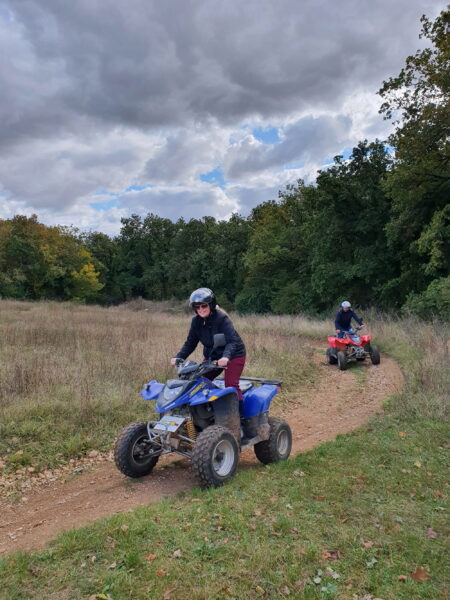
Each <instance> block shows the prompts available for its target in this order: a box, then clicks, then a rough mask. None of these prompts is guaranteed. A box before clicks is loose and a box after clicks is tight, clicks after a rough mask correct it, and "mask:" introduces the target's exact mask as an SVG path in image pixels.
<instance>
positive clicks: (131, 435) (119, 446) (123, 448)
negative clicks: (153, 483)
mask: <svg viewBox="0 0 450 600" xmlns="http://www.w3.org/2000/svg"><path fill="white" fill-rule="evenodd" d="M158 459H159V456H152V447H151V444H150V440H149V439H148V431H147V423H143V422H136V423H131V424H130V425H128V426H127V427H125V429H124V430H123V431H122V433H121V434H120V435H119V437H118V438H117V441H116V445H115V447H114V460H115V463H116V467H117V468H118V469H119V471H122V473H123V474H124V475H128V477H134V478H136V477H143V476H144V475H148V473H150V472H151V470H152V469H153V467H154V466H155V465H156V463H157V462H158Z"/></svg>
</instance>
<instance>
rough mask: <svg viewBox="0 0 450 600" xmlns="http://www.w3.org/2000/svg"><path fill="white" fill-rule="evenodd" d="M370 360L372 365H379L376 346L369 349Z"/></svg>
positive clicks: (378, 353)
mask: <svg viewBox="0 0 450 600" xmlns="http://www.w3.org/2000/svg"><path fill="white" fill-rule="evenodd" d="M370 360H371V361H372V364H373V365H379V364H380V351H379V350H378V348H377V347H376V346H371V347H370Z"/></svg>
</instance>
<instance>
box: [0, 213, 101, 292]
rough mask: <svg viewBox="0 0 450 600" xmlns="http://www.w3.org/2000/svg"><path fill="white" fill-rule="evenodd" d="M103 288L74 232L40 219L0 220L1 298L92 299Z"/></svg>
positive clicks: (17, 217) (18, 218) (89, 256)
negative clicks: (45, 223)
mask: <svg viewBox="0 0 450 600" xmlns="http://www.w3.org/2000/svg"><path fill="white" fill-rule="evenodd" d="M102 287H103V284H101V283H100V282H99V281H98V273H97V272H96V271H95V269H94V266H93V264H92V257H91V254H90V253H89V252H88V251H87V250H86V249H85V248H84V247H83V245H82V244H81V242H80V240H79V239H78V238H77V236H76V234H75V232H74V231H71V230H70V229H68V228H64V227H46V226H45V225H43V224H41V223H38V220H37V216H36V215H33V216H31V217H30V218H27V217H24V216H16V217H14V218H13V219H11V220H6V221H0V297H1V296H5V297H12V298H20V299H30V300H39V299H41V298H53V299H58V300H72V299H76V300H81V301H84V300H93V299H95V298H96V296H97V293H98V292H99V290H100V289H101V288H102Z"/></svg>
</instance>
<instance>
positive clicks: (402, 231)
mask: <svg viewBox="0 0 450 600" xmlns="http://www.w3.org/2000/svg"><path fill="white" fill-rule="evenodd" d="M421 22H422V32H421V35H420V37H423V38H426V39H428V40H429V42H430V46H429V47H427V48H425V49H423V50H419V51H417V52H416V53H415V54H414V55H413V56H409V57H408V58H407V59H406V64H405V67H404V68H403V69H402V70H401V72H400V74H399V75H398V76H397V77H394V78H391V79H389V80H388V81H385V82H384V83H383V86H382V88H381V89H380V91H379V94H380V95H381V97H382V98H383V99H384V102H383V104H382V106H381V108H380V112H381V113H383V114H384V115H385V118H387V119H392V118H394V119H395V120H394V124H395V125H396V130H395V132H394V133H393V135H392V136H391V137H390V143H391V144H392V145H393V146H394V147H395V165H394V169H393V170H392V172H391V173H390V174H389V176H388V177H387V180H386V184H385V189H386V192H387V194H388V195H389V196H390V197H391V199H392V202H393V206H392V217H391V219H390V222H389V224H388V225H387V228H386V232H387V239H388V244H389V247H390V250H391V252H392V253H393V254H394V255H395V256H396V259H397V270H396V274H395V276H394V277H393V278H392V279H391V280H390V281H389V283H388V285H387V286H386V288H385V295H386V297H387V298H390V299H392V300H394V301H395V300H399V301H400V302H402V301H404V300H405V299H406V298H407V297H408V295H409V296H410V300H411V301H412V300H413V299H414V303H416V304H417V302H416V301H417V297H418V296H420V295H421V294H425V295H427V296H429V295H430V290H428V291H427V289H428V286H430V285H431V284H432V283H433V282H434V281H435V280H436V279H439V280H442V281H441V283H440V284H436V283H433V286H432V290H431V291H432V295H433V296H434V297H436V290H438V289H439V290H442V291H443V292H444V296H445V290H446V289H447V294H448V290H449V286H450V281H449V279H448V275H449V260H450V222H449V217H450V208H449V198H450V168H449V161H450V141H449V140H450V12H449V10H448V9H447V10H444V11H442V12H441V13H440V15H439V16H438V17H437V18H436V20H435V21H434V22H431V21H430V20H429V19H428V18H427V17H425V16H423V17H422V19H421ZM443 302H444V303H445V300H443ZM438 304H439V301H438ZM434 308H435V309H437V311H438V312H439V311H441V310H444V311H445V310H446V309H448V308H449V307H448V305H447V307H445V305H442V307H441V308H438V307H437V306H434Z"/></svg>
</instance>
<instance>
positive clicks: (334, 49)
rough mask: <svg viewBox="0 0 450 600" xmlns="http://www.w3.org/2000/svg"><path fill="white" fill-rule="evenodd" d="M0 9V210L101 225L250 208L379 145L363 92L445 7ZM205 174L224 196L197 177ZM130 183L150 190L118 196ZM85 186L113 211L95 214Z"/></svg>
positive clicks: (43, 3) (428, 1)
mask: <svg viewBox="0 0 450 600" xmlns="http://www.w3.org/2000/svg"><path fill="white" fill-rule="evenodd" d="M0 2H1V3H0V53H1V55H2V57H4V59H5V58H6V60H2V61H1V62H0V122H1V128H0V189H2V190H3V192H2V193H3V199H4V203H3V208H2V212H1V213H0V214H1V215H3V218H5V215H6V216H8V215H9V216H12V214H14V211H16V210H21V209H22V208H23V210H27V211H28V210H29V211H34V212H37V213H38V214H39V216H40V217H42V215H45V219H46V220H47V221H46V222H49V220H53V219H55V218H60V219H61V222H62V223H66V222H68V220H70V219H71V218H73V217H74V216H76V217H77V218H79V221H80V222H83V223H91V224H92V225H93V226H96V225H95V224H97V223H100V221H99V219H100V218H104V221H103V223H106V227H108V228H109V227H110V223H109V221H108V219H110V218H111V219H113V218H117V217H118V215H119V214H120V215H123V214H124V215H126V214H130V212H131V211H137V210H142V211H146V210H147V209H148V207H149V206H150V207H154V211H155V212H156V211H157V210H160V211H161V215H162V216H169V215H170V216H171V218H172V216H173V218H176V215H177V214H184V215H186V216H189V211H190V210H191V211H192V216H195V215H200V213H201V211H203V210H209V213H208V214H213V215H217V216H218V215H226V214H229V212H230V210H234V209H235V208H236V209H238V210H249V209H250V208H251V203H252V201H255V202H256V200H257V198H260V197H264V195H265V194H266V192H267V193H268V192H269V190H272V189H273V186H275V185H277V182H282V181H286V180H288V179H289V178H290V177H292V175H293V169H292V167H294V168H295V169H294V170H297V171H298V173H303V174H304V173H307V174H308V176H309V173H310V172H311V169H314V168H315V166H316V165H318V166H320V165H321V164H323V161H324V160H325V159H327V158H329V157H330V156H333V155H334V154H336V153H338V152H340V151H342V150H343V149H344V148H345V147H351V146H352V145H355V144H356V143H357V142H358V141H359V140H360V139H362V138H364V137H369V138H372V137H373V136H379V137H382V136H383V135H385V134H386V133H387V124H386V123H383V121H382V120H381V118H380V117H379V116H378V115H377V109H378V105H379V99H378V98H377V97H376V95H375V93H376V90H377V89H378V88H379V87H380V85H381V83H382V81H383V79H387V78H388V77H389V76H391V75H395V74H397V73H398V72H399V70H400V69H401V67H402V66H403V63H404V60H405V58H406V56H407V55H408V54H411V53H413V52H415V50H416V49H417V48H418V47H419V46H420V44H421V43H423V42H421V41H420V40H419V39H418V32H419V29H420V23H419V18H420V16H421V14H422V13H423V12H426V13H427V14H428V15H429V16H430V17H431V18H434V17H435V16H436V14H437V13H438V12H439V10H441V9H442V8H444V4H443V3H441V2H438V1H437V0H420V1H419V0H397V1H396V2H391V0H378V2H368V1H366V0H343V1H342V2H335V1H332V0H321V2H317V1H316V0H304V1H303V2H301V3H299V2H298V0H283V2H281V3H280V2H273V0H247V1H246V2H244V3H243V2H240V1H239V2H238V0H227V2H223V1H221V0H220V1H219V0H208V1H207V2H198V1H196V0H166V1H165V2H161V1H160V0H133V2H132V3H131V4H125V3H121V2H115V1H114V0H104V1H103V2H99V1H98V0H77V2H60V0H27V1H23V2H17V1H13V0H0ZM255 127H259V128H262V129H264V128H270V127H276V128H277V130H278V133H279V141H278V142H277V143H273V144H271V143H263V142H262V141H260V140H257V139H256V138H255V136H252V133H251V132H252V130H253V129H254V128H255ZM218 167H219V168H221V169H222V172H223V174H224V176H225V184H224V185H223V186H222V187H223V189H220V188H218V187H214V186H213V185H209V184H206V183H205V182H200V181H199V178H200V176H201V175H203V174H205V173H208V172H210V171H213V170H214V169H216V168H218ZM287 167H291V168H290V169H287ZM297 171H296V173H297ZM298 173H297V174H298ZM227 178H229V179H230V181H228V180H227ZM269 181H272V184H273V185H272V184H269V183H268V182H269ZM134 184H138V185H139V186H141V187H142V186H148V185H151V186H152V187H151V188H147V189H145V190H134V192H133V193H131V192H126V190H127V189H129V188H130V186H132V185H134ZM258 186H261V187H259V188H258ZM99 190H105V191H107V192H109V193H113V194H117V195H119V196H120V203H119V204H118V205H117V206H111V207H110V208H109V209H105V211H99V210H95V209H93V208H92V207H91V206H90V203H91V202H92V198H93V197H94V195H95V194H96V193H98V191H99ZM271 193H272V192H271ZM251 198H253V200H251ZM177 203H178V206H177ZM5 207H6V208H5ZM152 210H153V208H152ZM205 214H206V213H205ZM42 218H43V217H42ZM100 226H103V225H102V223H100Z"/></svg>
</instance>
